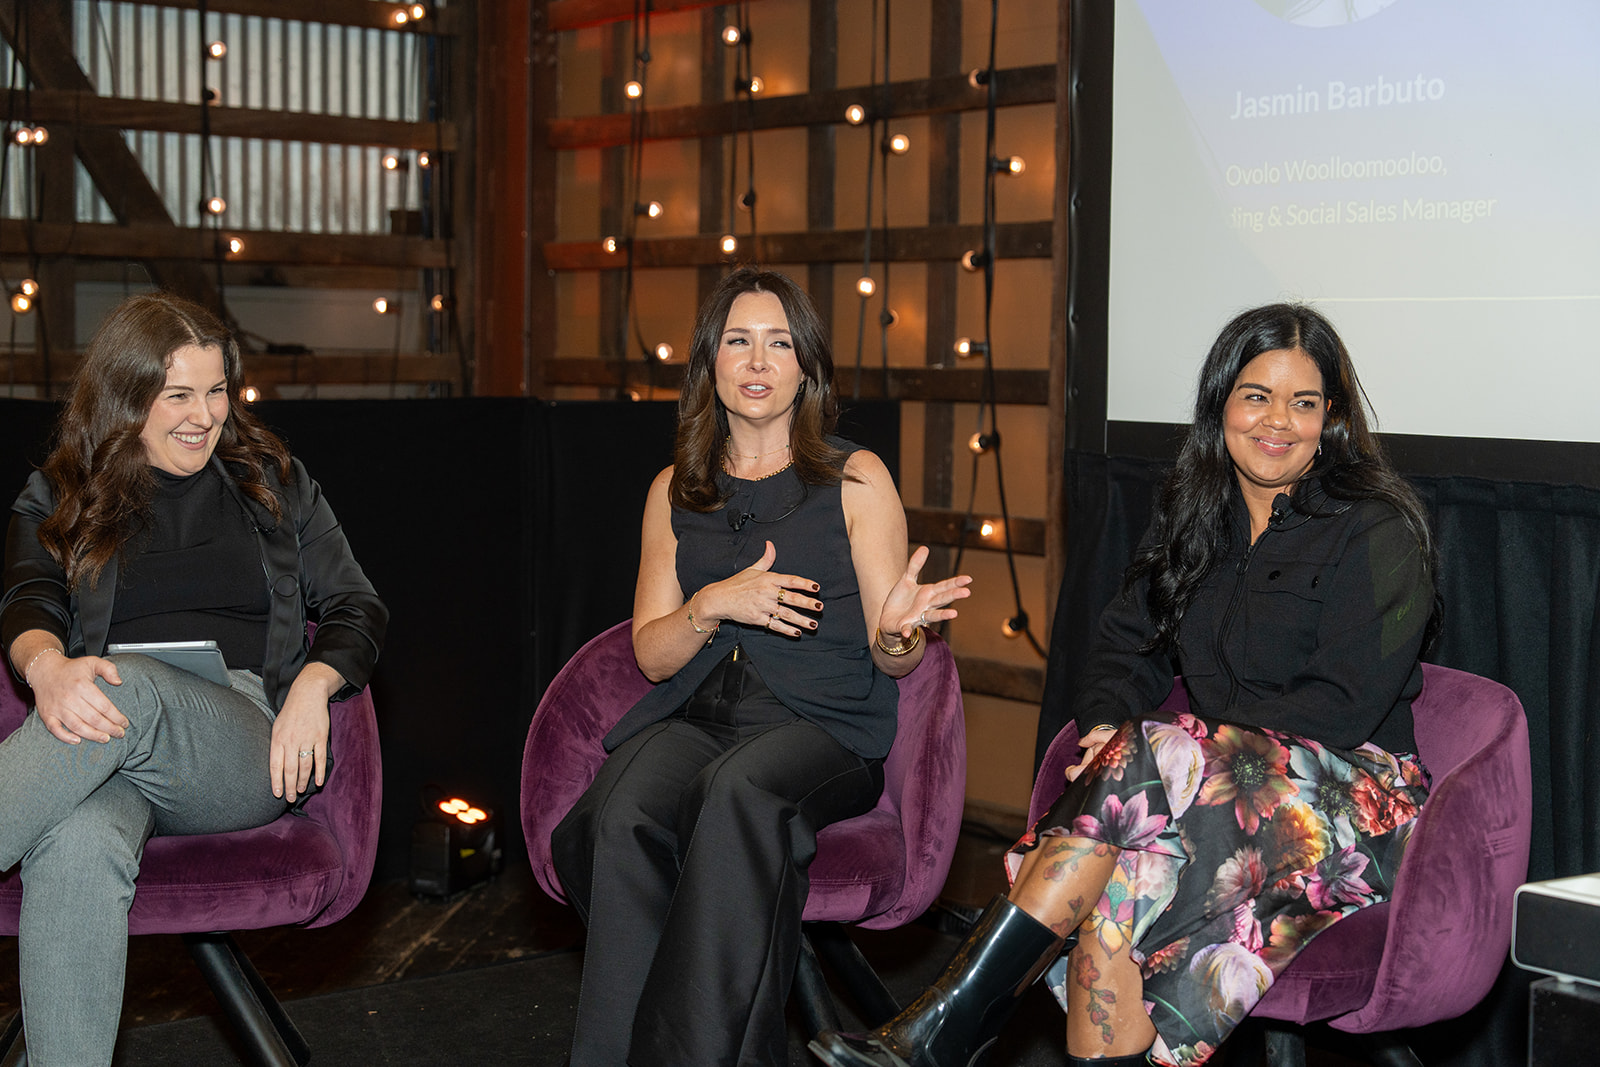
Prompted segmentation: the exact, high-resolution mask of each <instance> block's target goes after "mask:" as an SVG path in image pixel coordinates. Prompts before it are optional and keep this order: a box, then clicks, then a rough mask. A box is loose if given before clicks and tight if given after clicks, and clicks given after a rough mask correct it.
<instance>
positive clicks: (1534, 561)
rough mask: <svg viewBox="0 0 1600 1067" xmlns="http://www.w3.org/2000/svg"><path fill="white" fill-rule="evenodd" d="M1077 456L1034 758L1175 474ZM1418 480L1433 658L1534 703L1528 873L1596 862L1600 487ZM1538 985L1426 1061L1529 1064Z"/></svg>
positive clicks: (1056, 726) (1599, 832) (1442, 1042)
mask: <svg viewBox="0 0 1600 1067" xmlns="http://www.w3.org/2000/svg"><path fill="white" fill-rule="evenodd" d="M1066 460H1067V461H1066V473H1065V494H1064V495H1065V502H1066V508H1067V565H1066V571H1065V575H1064V579H1063V582H1062V587H1061V596H1060V599H1059V601H1058V602H1057V605H1056V614H1055V621H1054V628H1053V630H1052V632H1051V648H1050V660H1049V664H1048V666H1047V668H1046V672H1045V690H1044V700H1043V706H1042V707H1041V709H1040V716H1039V733H1038V747H1037V750H1036V754H1035V767H1037V765H1038V760H1039V759H1040V758H1041V757H1042V756H1043V753H1044V749H1045V746H1046V745H1048V744H1049V742H1050V740H1051V739H1052V738H1053V737H1055V735H1056V733H1057V732H1058V731H1059V730H1060V729H1061V728H1062V727H1063V726H1064V725H1066V723H1067V720H1068V714H1069V710H1070V708H1071V703H1072V693H1073V687H1074V679H1075V678H1076V677H1077V676H1078V674H1079V672H1080V671H1081V669H1082V664H1083V658H1084V654H1085V652H1086V650H1087V648H1088V644H1089V641H1090V639H1091V638H1092V636H1093V633H1094V626H1095V621H1096V619H1097V618H1098V617H1099V614H1100V610H1101V609H1102V608H1103V607H1104V606H1105V605H1106V603H1108V602H1109V601H1110V599H1111V597H1112V596H1114V595H1115V594H1116V591H1117V588H1118V583H1119V582H1120V580H1121V575H1122V571H1123V569H1124V568H1125V567H1126V566H1127V563H1128V560H1129V557H1130V556H1131V555H1132V553H1133V548H1134V545H1135V543H1136V542H1137V541H1138V538H1139V536H1140V534H1141V533H1143V531H1144V528H1145V526H1146V525H1147V524H1148V523H1149V520H1150V512H1151V507H1152V504H1153V502H1154V499H1155V496H1156V494H1157V493H1158V491H1159V489H1160V485H1161V480H1162V478H1163V477H1164V469H1165V465H1164V464H1162V463H1158V462H1154V461H1147V460H1139V459H1127V458H1120V457H1115V456H1112V457H1107V456H1102V455H1096V454H1093V453H1085V452H1069V453H1068V454H1067V457H1066ZM1412 483H1413V484H1414V485H1415V486H1416V487H1417V489H1418V492H1419V493H1420V494H1421V496H1422V498H1423V501H1424V503H1425V504H1426V505H1427V507H1428V511H1429V515H1430V518H1431V520H1432V523H1433V529H1434V533H1435V536H1436V537H1437V539H1438V542H1439V550H1440V557H1441V564H1440V580H1439V588H1440V592H1441V594H1442V596H1443V598H1444V619H1443V629H1442V630H1441V632H1440V635H1439V638H1438V640H1437V641H1436V642H1435V644H1434V646H1433V647H1432V649H1430V650H1429V652H1428V653H1427V656H1426V658H1427V659H1428V660H1429V661H1431V662H1434V663H1439V664H1443V665H1445V666H1449V667H1456V668H1459V669H1461V670H1467V671H1471V672H1473V673H1474V674H1480V675H1483V676H1484V677H1487V678H1493V679H1495V680H1496V681H1498V682H1501V683H1503V684H1505V685H1507V686H1509V687H1510V688H1511V689H1512V690H1513V691H1514V692H1515V693H1516V694H1517V696H1518V697H1519V698H1520V699H1521V701H1522V705H1523V708H1524V709H1525V710H1526V712H1527V716H1528V733H1529V738H1530V744H1531V747H1532V755H1533V813H1534V825H1533V849H1532V856H1531V859H1530V861H1529V871H1528V877H1529V880H1530V881H1536V880H1540V879H1546V878H1556V877H1562V876H1565V875H1571V874H1581V873H1584V872H1588V871H1594V870H1600V774H1596V773H1595V771H1596V769H1597V768H1600V756H1597V754H1596V748H1595V743H1596V740H1597V738H1596V733H1597V724H1600V705H1597V702H1596V700H1595V697H1594V694H1597V693H1600V627H1597V626H1596V620H1597V615H1600V490H1596V489H1590V488H1586V487H1581V486H1566V485H1546V484H1538V483H1528V482H1494V481H1485V480H1483V479H1477V478H1442V477H1417V478H1413V479H1412ZM1463 860H1464V861H1465V862H1470V857H1463ZM1526 986H1527V977H1526V976H1525V975H1523V974H1522V973H1520V972H1516V971H1514V970H1513V969H1511V968H1510V967H1509V965H1508V967H1507V971H1506V972H1505V973H1504V974H1502V977H1501V982H1500V984H1499V985H1498V986H1497V987H1496V989H1495V991H1494V992H1493V993H1491V994H1490V997H1489V998H1488V1000H1487V1001H1486V1002H1485V1004H1484V1005H1483V1006H1482V1010H1480V1011H1477V1012H1474V1013H1471V1014H1470V1015H1469V1016H1467V1017H1465V1018H1463V1019H1460V1020H1452V1021H1450V1022H1447V1023H1441V1024H1438V1025H1437V1026H1433V1027H1429V1028H1427V1029H1426V1030H1424V1031H1421V1032H1419V1033H1418V1034H1417V1035H1416V1043H1417V1046H1418V1051H1419V1052H1420V1053H1421V1054H1422V1056H1423V1058H1424V1060H1426V1062H1428V1063H1430V1064H1432V1063H1441V1064H1444V1063H1448V1064H1453V1065H1455V1064H1459V1065H1463V1067H1464V1065H1467V1064H1472V1065H1482V1067H1489V1065H1492V1064H1502V1063H1512V1062H1517V1061H1519V1060H1520V1059H1522V1058H1523V1057H1524V1056H1525V1054H1526V1044H1525V1041H1526V1036H1525V1035H1526V1013H1527V1003H1528V1001H1527V994H1526ZM1424 1048H1426V1049H1429V1050H1431V1052H1432V1054H1431V1055H1430V1052H1429V1051H1423V1049H1424Z"/></svg>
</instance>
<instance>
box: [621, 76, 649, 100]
mask: <svg viewBox="0 0 1600 1067" xmlns="http://www.w3.org/2000/svg"><path fill="white" fill-rule="evenodd" d="M622 95H623V96H625V97H627V98H628V99H629V100H637V99H639V98H640V97H641V96H643V95H644V84H643V83H642V82H639V81H637V80H635V79H632V78H630V79H629V80H627V81H626V82H623V83H622Z"/></svg>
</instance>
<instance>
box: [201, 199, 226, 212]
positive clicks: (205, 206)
mask: <svg viewBox="0 0 1600 1067" xmlns="http://www.w3.org/2000/svg"><path fill="white" fill-rule="evenodd" d="M200 210H201V211H204V212H205V213H206V214H207V215H220V214H222V213H223V212H224V211H226V210H228V202H227V201H226V200H224V199H222V197H220V196H208V197H206V198H205V199H204V200H202V201H200Z"/></svg>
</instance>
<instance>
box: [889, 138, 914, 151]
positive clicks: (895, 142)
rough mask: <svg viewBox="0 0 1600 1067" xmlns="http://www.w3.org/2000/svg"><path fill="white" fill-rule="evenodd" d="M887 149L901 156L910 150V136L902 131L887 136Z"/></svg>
mask: <svg viewBox="0 0 1600 1067" xmlns="http://www.w3.org/2000/svg"><path fill="white" fill-rule="evenodd" d="M889 151H891V152H893V153H894V154H895V155H897V156H903V155H905V154H906V153H907V152H909V151H911V138H909V137H907V136H906V135H905V134H903V133H897V134H895V135H894V136H893V137H891V138H889Z"/></svg>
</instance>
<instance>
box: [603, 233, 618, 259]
mask: <svg viewBox="0 0 1600 1067" xmlns="http://www.w3.org/2000/svg"><path fill="white" fill-rule="evenodd" d="M600 251H602V252H604V253H605V254H606V255H608V256H614V255H616V254H617V239H616V238H615V237H602V238H601V239H600Z"/></svg>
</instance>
